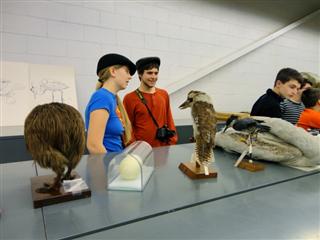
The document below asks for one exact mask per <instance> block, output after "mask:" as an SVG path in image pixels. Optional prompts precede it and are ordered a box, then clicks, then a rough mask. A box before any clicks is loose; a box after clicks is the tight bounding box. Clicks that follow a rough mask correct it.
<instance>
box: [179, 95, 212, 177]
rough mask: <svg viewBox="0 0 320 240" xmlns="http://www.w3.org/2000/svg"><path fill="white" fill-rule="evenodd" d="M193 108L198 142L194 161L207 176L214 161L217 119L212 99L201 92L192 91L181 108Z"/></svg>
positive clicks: (194, 127) (195, 133) (194, 129)
mask: <svg viewBox="0 0 320 240" xmlns="http://www.w3.org/2000/svg"><path fill="white" fill-rule="evenodd" d="M188 107H190V108H191V116H192V120H193V135H194V139H195V141H196V144H195V152H194V154H193V160H194V161H196V162H197V163H198V164H200V165H201V166H203V167H204V170H205V174H206V175H208V174H209V170H208V167H209V165H210V163H211V162H213V161H214V155H213V148H214V146H215V142H214V140H215V135H216V124H217V119H216V115H215V110H214V107H213V104H212V101H211V98H210V97H209V96H208V95H207V94H206V93H204V92H201V91H190V92H189V93H188V98H187V100H186V101H185V102H184V103H182V104H181V105H180V106H179V108H180V109H185V108H188Z"/></svg>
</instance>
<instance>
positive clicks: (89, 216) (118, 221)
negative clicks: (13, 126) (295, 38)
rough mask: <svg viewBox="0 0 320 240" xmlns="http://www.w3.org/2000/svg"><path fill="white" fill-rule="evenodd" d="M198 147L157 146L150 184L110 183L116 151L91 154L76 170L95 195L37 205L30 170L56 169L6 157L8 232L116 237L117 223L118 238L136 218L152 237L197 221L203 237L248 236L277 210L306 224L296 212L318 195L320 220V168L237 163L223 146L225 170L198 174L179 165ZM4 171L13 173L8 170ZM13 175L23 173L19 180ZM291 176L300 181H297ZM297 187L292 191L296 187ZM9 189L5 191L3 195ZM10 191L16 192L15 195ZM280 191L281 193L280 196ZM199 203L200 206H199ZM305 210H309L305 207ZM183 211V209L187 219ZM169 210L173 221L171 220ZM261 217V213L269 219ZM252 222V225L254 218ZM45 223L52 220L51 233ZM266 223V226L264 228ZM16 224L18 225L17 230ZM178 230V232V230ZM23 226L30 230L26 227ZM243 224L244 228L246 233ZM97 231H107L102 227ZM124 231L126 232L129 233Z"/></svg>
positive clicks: (219, 156)
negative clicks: (133, 188) (119, 187)
mask: <svg viewBox="0 0 320 240" xmlns="http://www.w3.org/2000/svg"><path fill="white" fill-rule="evenodd" d="M193 148H194V145H193V144H182V145H175V146H170V147H159V148H154V158H155V171H154V173H153V175H152V176H151V178H150V180H149V182H148V184H147V185H146V187H145V189H144V191H143V192H126V191H112V190H108V186H107V177H108V176H107V173H108V169H109V168H112V167H113V166H109V162H110V159H111V158H112V157H113V156H114V155H113V154H108V155H106V156H90V155H85V156H83V158H82V160H81V161H80V163H79V165H78V166H77V167H76V169H75V170H76V171H77V173H78V174H79V175H80V176H81V177H82V178H83V179H85V181H86V182H87V184H88V186H89V187H90V189H91V191H92V196H91V198H87V199H81V200H75V201H71V202H65V203H60V204H56V205H51V206H47V207H43V208H42V210H41V209H36V210H34V209H33V208H32V199H31V189H30V177H32V176H34V175H35V174H36V172H37V175H47V174H51V172H50V171H48V170H45V169H40V168H39V167H37V168H36V169H34V168H32V162H31V161H27V162H19V163H16V164H1V165H0V166H1V167H2V170H1V171H2V172H1V176H3V177H2V179H1V180H4V181H1V183H4V184H2V190H1V199H4V200H5V201H3V200H2V202H3V203H5V204H4V205H3V204H1V206H0V207H1V208H4V211H5V214H4V215H3V216H2V217H1V221H0V223H1V230H2V231H1V232H2V233H1V234H3V236H6V237H7V238H18V237H16V236H19V232H20V229H21V228H19V227H20V225H21V226H22V229H23V230H21V233H20V234H24V235H25V236H28V235H30V236H34V237H30V238H32V239H36V238H37V236H35V235H36V234H38V236H39V237H38V238H42V237H43V239H45V236H46V238H47V239H67V238H75V237H86V236H87V239H93V238H94V235H90V234H99V232H101V234H107V235H106V238H109V236H108V234H109V233H108V232H109V231H110V238H117V237H116V234H117V232H118V231H119V232H121V231H122V230H121V229H122V228H123V229H124V232H126V231H128V232H130V231H134V230H133V228H134V227H131V225H132V226H138V227H137V228H138V229H139V227H140V228H142V226H143V225H142V224H144V222H146V223H147V225H146V226H150V227H152V228H153V229H148V230H146V231H147V233H149V234H150V235H149V237H148V235H146V236H147V237H146V239H148V238H152V237H151V234H152V233H154V231H155V232H156V233H157V234H159V235H158V236H156V235H155V237H158V238H165V237H170V236H171V235H169V234H172V236H173V238H178V237H184V238H187V233H186V234H184V231H186V232H187V231H189V230H190V231H192V228H191V227H190V225H191V224H195V226H194V227H195V229H196V228H198V227H199V228H200V230H201V231H200V232H199V233H198V234H199V235H198V234H197V235H192V236H193V237H192V238H195V236H197V237H198V238H200V237H201V236H205V237H206V238H211V237H212V238H214V237H215V236H216V235H215V231H217V232H218V233H219V235H217V236H220V238H221V237H223V236H224V235H222V234H223V231H222V226H226V227H225V228H224V229H225V230H224V231H227V233H226V234H227V235H226V236H232V237H236V236H238V235H237V234H240V235H239V236H240V237H241V236H242V237H243V238H246V237H244V236H247V235H245V234H246V233H247V234H249V233H250V231H252V232H253V233H258V232H259V229H260V230H261V231H262V232H261V233H262V234H263V233H264V232H263V231H267V229H268V226H269V224H270V226H271V227H270V228H272V227H273V228H276V224H275V223H276V222H275V220H274V218H275V217H279V219H280V220H279V225H281V224H280V223H282V222H283V221H284V220H281V219H286V220H287V221H288V225H287V226H290V224H292V225H295V224H298V222H300V221H302V220H301V219H299V218H298V217H294V216H295V214H296V215H299V213H300V212H299V211H300V210H301V209H303V208H305V209H306V210H307V211H308V212H310V209H309V208H308V205H310V204H309V202H310V201H311V202H312V201H314V204H313V205H312V204H311V205H310V206H311V207H313V208H315V209H314V211H313V212H312V211H311V212H310V214H309V215H310V221H311V220H312V221H313V222H314V224H318V225H317V226H319V224H320V222H319V221H320V220H318V221H317V219H316V217H317V216H319V211H320V210H319V209H320V206H319V201H318V200H319V195H320V190H319V184H315V183H316V180H319V177H317V176H319V174H318V173H319V171H313V172H303V171H300V170H297V169H293V168H289V167H286V166H281V165H279V164H275V163H268V162H265V166H266V168H265V170H264V171H260V172H256V173H253V172H249V171H246V170H243V169H239V168H235V167H234V166H233V164H234V162H235V161H236V159H237V158H238V155H237V154H230V153H227V152H224V151H223V150H221V149H215V150H214V152H215V159H216V162H215V163H214V164H213V167H214V168H215V170H216V171H217V172H218V177H217V178H213V179H203V180H191V179H189V178H188V177H187V176H186V175H185V174H183V173H182V172H181V171H180V170H179V169H178V165H179V164H180V162H185V161H188V160H189V159H190V156H191V153H192V152H193ZM26 166H27V167H30V169H29V172H28V171H27V170H26V169H27V167H26ZM7 169H12V171H13V170H14V174H13V176H11V175H10V174H8V170H7ZM32 171H34V172H32ZM4 172H5V174H3V173H4ZM16 177H18V178H23V179H21V181H19V184H18V186H19V189H20V191H17V189H16V188H17V186H15V185H12V184H13V183H14V182H15V181H17V179H15V178H16ZM10 179H15V180H14V181H12V182H13V183H11V180H10ZM314 179H315V180H314ZM22 180H23V181H22ZM295 182H297V184H295ZM299 182H301V184H300V183H299ZM303 182H305V184H306V187H303V186H304V185H303V184H302V183H303ZM290 183H292V186H291V185H290ZM288 184H289V185H288ZM281 186H283V188H284V189H286V188H288V191H286V192H284V194H282V191H284V190H281V188H282V187H281ZM286 186H287V187H286ZM288 186H289V187H288ZM290 186H291V187H290ZM299 186H300V187H299ZM279 189H280V190H279ZM290 189H292V191H289V190H290ZM291 192H292V194H291ZM4 195H5V197H3V196H4ZM10 195H14V196H15V197H9V196H10ZM300 195H301V196H300ZM263 196H264V197H263ZM299 196H300V197H301V198H300V201H302V200H303V199H304V198H306V200H303V201H304V202H305V203H306V204H308V205H307V206H304V205H303V202H301V203H300V202H299V201H298V202H297V201H296V198H299ZM272 197H274V198H273V199H272ZM317 197H318V198H317ZM12 198H14V201H13V200H12V201H11V202H10V203H8V201H9V200H8V199H12ZM16 198H17V199H16ZM251 199H252V205H251V201H250V200H251ZM224 203H225V204H224ZM6 204H9V205H6ZM297 204H298V205H297ZM296 205H297V207H296ZM8 207H9V210H10V209H15V211H21V214H22V218H23V219H25V220H24V221H22V220H18V219H15V218H14V215H12V214H14V212H11V211H8ZM289 207H290V208H292V210H295V212H292V214H293V215H290V214H289V213H286V211H288V212H289ZM197 209H198V210H197ZM211 209H212V210H211ZM223 209H224V210H223ZM198 211H199V213H197V212H198ZM297 211H298V212H297ZM301 211H302V210H301ZM272 212H273V213H272ZM184 214H185V215H184ZM190 214H191V215H192V216H193V215H194V216H195V218H193V219H188V218H189V217H188V216H190ZM202 214H203V219H204V221H209V220H210V221H209V222H210V223H211V224H213V223H215V224H216V225H215V226H216V227H218V226H220V228H219V229H220V230H219V231H218V230H216V229H215V227H213V226H212V225H206V224H205V223H203V227H201V226H202V224H200V223H201V221H202V219H197V218H202ZM246 214H247V215H248V216H247V215H246ZM273 214H274V215H273ZM317 214H318V215H317ZM30 215H31V218H30ZM300 215H301V216H302V214H300ZM175 216H177V217H175ZM178 216H181V219H180V217H178ZM273 216H274V217H273ZM287 216H288V217H287ZM42 217H43V221H42ZM167 217H168V224H166V220H165V219H166V218H167ZM233 217H234V219H233ZM26 219H28V220H26ZM179 219H180V220H179ZM205 219H207V220H205ZM232 219H233V220H232ZM318 219H319V218H318ZM8 221H12V222H11V224H12V226H11V229H10V227H5V226H7V225H6V224H7V223H8ZM157 221H159V223H160V224H159V226H158V225H156V224H154V223H156V222H157ZM176 221H180V222H181V223H180V225H179V224H178V223H177V227H175V225H174V224H176ZM228 221H231V222H232V224H231V225H230V228H228V226H227V225H228ZM237 221H239V223H238V224H239V227H238V225H237V224H236V222H237ZM259 221H261V224H260V223H259ZM277 221H278V220H277ZM308 221H309V220H308ZM163 222H164V223H163ZM169 222H172V225H170V226H169ZM246 222H247V223H248V226H246V224H245V223H246ZM183 223H185V226H182V225H184V224H183ZM139 224H141V226H139ZM161 224H163V226H164V229H165V228H168V233H165V231H164V230H163V229H162V231H160V230H159V231H158V230H156V229H157V228H158V227H159V229H161V226H160V225H161ZM197 224H198V225H197ZM250 224H253V226H252V227H251V226H250ZM314 224H313V225H310V228H312V229H314V228H313V226H314ZM43 226H45V235H44V233H43V231H44V230H43V229H44V227H43ZM197 226H198V227H197ZM240 226H241V227H240ZM244 227H248V229H244V230H243V229H242V228H244ZM263 228H266V229H265V230H263ZM302 228H303V227H302ZM14 229H16V231H13V230H14ZM195 229H194V230H193V231H194V234H196V230H195ZM250 229H251V230H250ZM279 229H281V226H279ZM174 230H176V231H177V232H176V233H174ZM214 230H215V231H214ZM307 230H308V229H306V231H307ZM22 231H25V233H23V232H22ZM41 231H42V232H41ZM139 231H140V230H139ZM141 231H142V230H141ZM166 231H167V230H166ZM279 231H280V230H279ZM297 231H298V230H297ZM301 231H302V230H301ZM242 232H243V234H244V235H241V234H242ZM209 233H211V235H209ZM293 233H294V232H292V234H293ZM128 234H129V235H127V236H126V237H127V238H128V237H129V236H130V238H131V235H130V233H128ZM135 234H137V235H136V238H140V237H142V236H144V235H141V236H140V235H139V234H140V233H138V232H137V233H135ZM141 234H142V233H141ZM167 234H168V235H167ZM175 234H176V235H175ZM179 234H181V235H179ZM206 234H207V235H206ZM232 234H233V235H232ZM275 234H276V233H275ZM24 235H23V236H24ZM0 236H2V235H0ZM97 236H98V237H99V235H97ZM101 236H104V235H101ZM119 236H122V237H125V235H121V234H119ZM132 236H134V234H133V235H132ZM275 236H276V235H275ZM279 236H280V235H279ZM261 237H263V235H261ZM103 238H104V237H103ZM3 239H6V238H3Z"/></svg>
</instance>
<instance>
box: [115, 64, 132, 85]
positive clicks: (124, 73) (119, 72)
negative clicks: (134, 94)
mask: <svg viewBox="0 0 320 240" xmlns="http://www.w3.org/2000/svg"><path fill="white" fill-rule="evenodd" d="M131 78H132V77H131V75H130V71H129V68H128V67H127V66H122V67H121V68H118V69H115V79H116V83H117V84H118V86H119V87H120V90H122V89H125V88H126V87H127V86H128V84H129V81H130V80H131Z"/></svg>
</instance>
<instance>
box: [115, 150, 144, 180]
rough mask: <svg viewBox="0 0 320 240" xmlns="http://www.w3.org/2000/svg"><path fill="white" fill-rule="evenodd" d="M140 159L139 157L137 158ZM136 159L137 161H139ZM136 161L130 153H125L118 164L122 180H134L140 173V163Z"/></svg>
mask: <svg viewBox="0 0 320 240" xmlns="http://www.w3.org/2000/svg"><path fill="white" fill-rule="evenodd" d="M139 160H140V159H139ZM139 160H138V161H139ZM138 161H137V160H136V159H135V158H133V157H132V156H130V155H127V156H126V157H125V158H124V159H123V160H122V161H121V162H120V166H119V172H120V176H121V178H122V179H124V180H134V179H136V178H137V177H138V175H139V173H140V165H139V163H138Z"/></svg>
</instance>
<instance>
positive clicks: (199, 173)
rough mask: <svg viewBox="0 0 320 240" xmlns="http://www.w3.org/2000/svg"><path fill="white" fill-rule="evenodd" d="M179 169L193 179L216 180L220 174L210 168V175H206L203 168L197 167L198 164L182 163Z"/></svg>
mask: <svg viewBox="0 0 320 240" xmlns="http://www.w3.org/2000/svg"><path fill="white" fill-rule="evenodd" d="M179 169H180V170H181V171H182V172H183V173H184V174H186V175H187V176H188V177H189V178H191V179H204V178H216V177H217V176H218V173H217V172H216V171H214V170H213V168H211V167H209V175H205V173H204V168H203V166H196V163H192V162H184V163H180V165H179Z"/></svg>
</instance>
